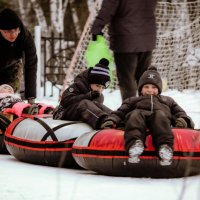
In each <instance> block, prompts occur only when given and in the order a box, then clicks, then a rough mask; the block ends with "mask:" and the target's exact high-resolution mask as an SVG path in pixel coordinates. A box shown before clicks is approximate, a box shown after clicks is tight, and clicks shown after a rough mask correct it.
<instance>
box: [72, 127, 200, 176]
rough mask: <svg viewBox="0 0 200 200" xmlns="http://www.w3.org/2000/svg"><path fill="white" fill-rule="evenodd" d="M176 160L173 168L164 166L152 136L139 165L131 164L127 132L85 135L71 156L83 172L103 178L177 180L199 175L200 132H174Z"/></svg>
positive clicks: (187, 130) (114, 131)
mask: <svg viewBox="0 0 200 200" xmlns="http://www.w3.org/2000/svg"><path fill="white" fill-rule="evenodd" d="M173 134H174V137H175V140H174V156H173V162H172V164H171V165H170V166H161V165H160V162H159V159H158V158H157V156H156V152H155V149H154V147H153V145H152V138H151V136H150V135H149V136H147V138H146V147H145V150H144V152H143V154H142V155H141V156H140V158H141V161H140V163H137V164H133V163H129V162H128V154H127V153H126V152H125V149H124V131H122V130H116V129H104V130H100V131H93V132H89V133H85V134H83V135H82V136H80V137H78V138H77V139H76V141H75V142H74V144H73V147H72V155H73V157H74V159H75V160H76V162H77V163H78V164H79V165H80V166H81V167H83V168H85V169H88V170H92V171H95V172H97V173H100V174H104V175H112V176H131V177H151V178H177V177H184V176H191V175H197V174H200V131H197V130H192V129H178V128H174V129H173Z"/></svg>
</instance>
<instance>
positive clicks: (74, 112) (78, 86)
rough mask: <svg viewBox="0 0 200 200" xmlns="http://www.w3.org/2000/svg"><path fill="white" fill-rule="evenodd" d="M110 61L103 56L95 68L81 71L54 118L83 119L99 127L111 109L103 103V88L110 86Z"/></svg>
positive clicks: (94, 126) (64, 95)
mask: <svg viewBox="0 0 200 200" xmlns="http://www.w3.org/2000/svg"><path fill="white" fill-rule="evenodd" d="M108 65H109V61H108V60H107V59H105V58H102V59H101V60H100V61H99V63H98V64H96V65H95V66H94V67H93V68H90V69H87V70H85V71H83V72H82V73H80V74H79V75H78V76H77V77H76V78H75V80H74V83H73V84H72V85H70V86H69V87H68V88H67V89H66V90H65V91H64V92H63V95H62V97H61V101H60V105H59V106H58V107H57V108H56V109H55V112H54V114H53V118H54V119H62V120H72V121H77V120H81V121H83V122H86V123H88V124H89V125H90V126H91V127H92V128H94V129H99V128H100V124H101V122H102V120H104V119H105V118H106V117H107V116H108V114H110V113H111V110H110V109H109V108H108V107H106V106H105V105H103V101H104V96H103V94H102V92H103V90H104V89H105V88H107V87H108V86H109V82H110V75H109V68H108Z"/></svg>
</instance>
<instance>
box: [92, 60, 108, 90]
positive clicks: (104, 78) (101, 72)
mask: <svg viewBox="0 0 200 200" xmlns="http://www.w3.org/2000/svg"><path fill="white" fill-rule="evenodd" d="M108 65H109V61H108V60H107V59H106V58H102V59H101V60H100V61H99V63H97V64H96V65H95V66H94V67H93V68H91V69H90V71H89V74H88V81H89V83H90V84H99V85H103V86H105V88H107V87H108V86H109V84H110V74H109V68H108Z"/></svg>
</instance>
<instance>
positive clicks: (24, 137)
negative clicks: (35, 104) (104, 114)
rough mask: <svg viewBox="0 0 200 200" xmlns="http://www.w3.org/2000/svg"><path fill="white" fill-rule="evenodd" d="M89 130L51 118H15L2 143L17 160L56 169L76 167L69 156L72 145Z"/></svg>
mask: <svg viewBox="0 0 200 200" xmlns="http://www.w3.org/2000/svg"><path fill="white" fill-rule="evenodd" d="M92 130H93V129H92V128H91V127H90V126H89V125H87V124H85V123H82V122H78V121H64V120H54V119H52V118H37V117H33V118H32V119H31V118H23V117H21V118H17V119H15V120H14V121H13V122H12V123H11V124H10V125H9V126H8V128H7V130H6V132H5V144H6V147H7V149H8V151H9V153H10V154H11V155H13V156H14V157H15V158H17V159H18V160H21V161H24V162H29V163H34V164H41V165H49V166H59V167H71V168H77V167H80V166H78V165H77V163H76V162H75V161H74V159H73V157H72V152H71V150H72V144H73V143H74V141H75V139H76V138H77V137H79V136H80V135H82V134H84V133H86V132H91V131H92Z"/></svg>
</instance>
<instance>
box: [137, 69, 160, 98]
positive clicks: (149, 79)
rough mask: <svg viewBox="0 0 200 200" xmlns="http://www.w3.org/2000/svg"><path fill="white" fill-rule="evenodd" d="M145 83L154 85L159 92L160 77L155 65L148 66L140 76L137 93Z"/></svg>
mask: <svg viewBox="0 0 200 200" xmlns="http://www.w3.org/2000/svg"><path fill="white" fill-rule="evenodd" d="M145 84H152V85H155V86H156V87H157V88H158V93H159V94H160V93H161V92H162V79H161V77H160V74H159V73H158V71H157V69H156V67H153V66H151V67H149V68H148V69H147V71H145V72H144V73H143V74H142V76H141V77H140V80H139V84H138V92H139V95H140V94H141V91H142V87H143V86H144V85H145Z"/></svg>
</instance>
